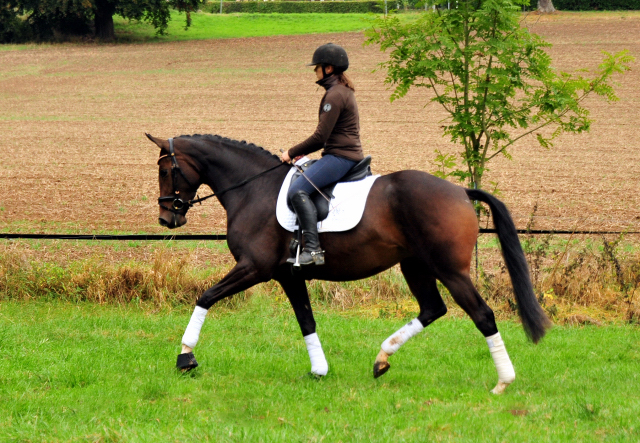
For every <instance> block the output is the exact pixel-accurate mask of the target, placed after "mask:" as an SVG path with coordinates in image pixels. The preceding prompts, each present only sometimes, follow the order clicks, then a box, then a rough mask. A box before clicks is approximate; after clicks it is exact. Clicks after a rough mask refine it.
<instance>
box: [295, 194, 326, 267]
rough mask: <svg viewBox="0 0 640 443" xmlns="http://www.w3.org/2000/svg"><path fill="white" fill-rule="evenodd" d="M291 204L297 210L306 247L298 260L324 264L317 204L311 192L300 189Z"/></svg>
mask: <svg viewBox="0 0 640 443" xmlns="http://www.w3.org/2000/svg"><path fill="white" fill-rule="evenodd" d="M291 206H293V209H294V210H295V211H296V215H297V216H298V221H299V223H300V229H301V230H302V237H303V238H304V248H303V249H302V252H301V253H300V257H299V258H298V261H299V262H300V264H301V265H313V264H315V265H324V251H323V250H322V249H321V248H320V242H319V241H318V212H317V211H316V206H315V205H314V204H313V202H312V201H311V199H310V198H309V194H307V193H306V192H304V191H298V192H296V193H295V194H294V195H293V196H292V197H291Z"/></svg>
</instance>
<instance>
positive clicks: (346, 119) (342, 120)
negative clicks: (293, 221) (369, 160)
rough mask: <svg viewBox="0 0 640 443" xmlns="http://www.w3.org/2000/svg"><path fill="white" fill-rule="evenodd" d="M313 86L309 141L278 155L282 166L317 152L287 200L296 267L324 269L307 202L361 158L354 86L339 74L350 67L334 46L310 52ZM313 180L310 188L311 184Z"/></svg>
mask: <svg viewBox="0 0 640 443" xmlns="http://www.w3.org/2000/svg"><path fill="white" fill-rule="evenodd" d="M307 66H315V68H314V70H315V73H316V76H317V78H318V81H317V82H316V83H317V84H318V85H320V86H322V87H323V88H324V89H326V91H327V92H326V93H325V94H324V97H322V101H321V102H320V111H319V114H320V115H319V123H318V127H317V128H316V131H315V132H314V133H313V135H312V136H311V137H309V138H308V139H306V140H305V141H303V142H302V143H299V144H297V145H296V146H294V147H293V148H291V149H289V150H288V151H285V152H284V153H283V154H282V161H283V162H290V161H291V159H295V158H297V157H300V156H303V155H306V154H310V153H312V152H315V151H318V150H319V149H322V158H321V159H320V160H318V161H317V162H315V163H314V164H313V165H311V166H310V167H309V169H307V170H306V171H305V175H306V176H307V178H308V180H307V179H305V178H304V177H299V178H298V179H297V180H295V181H294V182H293V183H292V185H291V188H290V189H289V193H288V195H287V197H288V198H289V201H290V202H291V206H293V209H294V210H295V212H296V215H297V216H298V220H299V222H300V229H301V230H302V237H303V238H304V249H303V250H302V252H301V254H300V257H299V262H300V264H301V265H310V264H316V265H323V264H324V251H323V250H322V249H321V248H320V242H319V241H318V215H317V212H316V207H315V205H314V204H313V202H312V201H311V199H310V198H309V196H310V195H311V194H313V193H314V192H316V189H315V187H314V185H315V186H316V187H317V188H323V187H325V186H327V185H330V184H332V183H335V182H337V181H338V180H340V179H341V178H342V177H344V176H345V175H346V174H347V172H349V170H350V169H351V168H352V167H353V166H354V165H355V164H356V163H358V162H359V161H360V160H362V159H363V158H364V157H363V155H362V145H361V143H360V119H359V116H358V105H357V104H356V99H355V95H354V91H355V89H354V87H353V83H351V80H350V79H349V78H348V77H347V76H346V75H345V73H344V71H346V70H347V68H348V67H349V59H348V58H347V52H346V51H345V50H344V49H343V48H342V47H341V46H338V45H335V44H333V43H327V44H326V45H322V46H320V47H319V48H318V49H316V51H315V52H314V53H313V58H312V60H311V63H310V64H308V65H307ZM311 182H313V185H312V184H311Z"/></svg>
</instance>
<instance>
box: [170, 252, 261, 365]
mask: <svg viewBox="0 0 640 443" xmlns="http://www.w3.org/2000/svg"><path fill="white" fill-rule="evenodd" d="M259 282H260V279H259V278H258V275H257V272H256V271H255V268H254V267H253V266H251V265H248V264H246V263H243V264H240V263H238V264H237V265H236V266H235V267H234V268H233V269H232V270H231V271H230V272H229V273H228V274H227V275H225V276H224V278H223V279H222V280H220V281H219V282H218V283H217V284H216V285H215V286H213V287H212V288H210V289H208V290H206V291H205V292H204V293H203V294H202V296H201V297H200V298H199V299H198V301H197V302H196V307H195V309H194V310H193V314H192V315H191V319H190V320H189V324H188V325H187V329H186V330H185V332H184V335H183V336H182V351H181V353H180V354H179V355H178V362H177V363H176V367H177V368H178V369H180V370H183V371H185V370H186V371H188V370H190V369H193V368H195V367H196V366H198V362H197V361H196V359H195V356H194V355H193V352H192V351H193V348H195V346H196V344H198V339H199V337H200V330H201V329H202V325H203V324H204V320H205V317H206V315H207V312H208V310H209V308H210V307H211V306H213V305H214V304H215V303H217V302H218V301H220V300H222V299H223V298H226V297H229V296H231V295H233V294H236V293H238V292H240V291H244V290H245V289H249V288H250V287H252V286H254V285H256V284H257V283H259Z"/></svg>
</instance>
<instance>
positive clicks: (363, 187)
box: [276, 157, 380, 232]
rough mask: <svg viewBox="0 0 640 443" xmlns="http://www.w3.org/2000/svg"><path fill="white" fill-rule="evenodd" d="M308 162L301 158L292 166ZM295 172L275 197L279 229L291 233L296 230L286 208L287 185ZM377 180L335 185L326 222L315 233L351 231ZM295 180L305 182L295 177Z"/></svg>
mask: <svg viewBox="0 0 640 443" xmlns="http://www.w3.org/2000/svg"><path fill="white" fill-rule="evenodd" d="M308 160H309V159H308V158H306V157H304V158H302V159H300V160H298V161H297V162H296V164H298V165H301V164H303V163H304V162H306V161H308ZM295 172H296V169H295V168H291V171H289V173H288V174H287V176H286V177H285V179H284V182H283V183H282V188H280V194H278V203H277V205H276V218H277V219H278V222H279V223H280V225H281V226H282V227H283V228H284V229H286V230H287V231H290V232H293V231H295V230H296V229H298V225H297V224H296V214H295V212H293V211H291V209H289V207H288V206H287V192H288V191H289V185H290V184H291V177H292V176H293V174H294V173H295ZM378 177H380V176H379V175H371V176H369V177H366V178H365V179H363V180H359V181H356V182H348V183H338V184H337V185H336V187H335V189H334V191H333V195H334V196H335V198H332V199H331V202H330V203H329V215H328V216H327V218H326V219H324V220H322V221H321V222H318V232H340V231H348V230H349V229H352V228H354V227H355V226H356V225H357V224H358V223H359V222H360V219H361V218H362V213H363V212H364V205H365V203H366V201H367V196H368V195H369V191H370V190H371V186H373V182H375V181H376V179H377V178H378ZM298 180H306V179H305V178H304V177H299V178H298Z"/></svg>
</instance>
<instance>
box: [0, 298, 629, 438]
mask: <svg viewBox="0 0 640 443" xmlns="http://www.w3.org/2000/svg"><path fill="white" fill-rule="evenodd" d="M189 311H190V309H188V310H187V309H178V310H152V309H149V308H144V307H142V308H140V307H136V306H134V305H121V306H100V305H95V304H87V303H80V304H66V303H55V302H50V303H43V302H32V303H16V302H3V303H1V304H0V343H1V345H0V346H1V349H2V358H0V397H1V398H2V401H1V402H0V440H1V441H47V442H53V441H65V442H69V441H127V442H134V441H142V442H146V441H148V442H152V441H184V440H189V441H193V440H194V439H196V440H199V441H216V442H227V441H228V442H233V441H247V442H248V441H251V442H272V441H277V442H284V441H287V442H290V441H300V442H316V441H332V442H338V441H343V442H356V441H359V442H370V441H371V442H372V441H375V442H388V441H396V442H414V441H415V442H424V441H465V442H488V441H491V442H493V441H509V442H520V441H549V442H551V441H553V442H560V441H567V442H575V441H584V442H589V441H637V440H638V439H640V426H638V421H637V416H638V412H639V411H640V398H639V397H638V396H637V395H635V393H637V392H639V391H640V376H639V375H638V371H637V368H638V365H639V364H640V351H639V350H638V347H637V343H638V341H639V340H640V331H639V330H638V329H637V328H632V327H628V326H612V327H608V328H596V327H581V328H567V327H558V328H555V329H553V330H551V331H550V333H549V334H548V336H547V337H546V338H545V339H544V340H543V341H542V342H541V343H540V344H539V345H537V346H534V345H532V344H530V343H528V342H526V341H525V339H524V333H523V332H522V329H521V327H520V325H518V324H515V323H511V322H501V323H500V324H499V327H500V328H501V332H502V335H503V337H504V338H505V342H506V344H507V348H508V350H509V352H510V355H511V358H512V360H513V363H514V365H515V368H516V372H517V379H516V382H515V383H514V384H513V385H512V386H510V388H509V389H508V391H507V393H505V394H504V395H503V396H498V397H496V396H493V395H492V394H490V393H489V390H490V389H491V388H492V387H493V385H494V384H495V382H496V373H495V369H494V367H493V363H492V360H491V357H490V355H489V352H488V350H487V347H486V344H485V343H484V340H483V339H482V337H481V335H480V334H479V332H477V330H475V328H474V327H473V324H472V323H471V321H470V320H468V319H467V318H451V316H448V318H445V319H443V320H440V321H438V322H436V323H434V324H433V325H431V326H429V327H428V328H427V329H426V330H425V331H424V332H423V333H422V334H421V335H420V336H418V337H416V338H414V339H413V340H412V341H410V342H409V343H407V345H405V346H404V347H403V348H402V350H401V351H400V352H399V353H398V354H396V355H395V356H394V357H393V358H392V360H391V364H392V368H391V370H390V371H389V372H388V373H387V374H386V375H384V376H383V377H381V378H380V379H378V380H374V379H373V377H372V364H373V360H374V358H375V355H376V354H377V352H378V350H379V346H380V343H381V342H382V341H383V340H384V339H385V338H386V337H387V336H388V335H389V334H390V333H391V332H393V331H395V330H396V329H397V328H398V327H399V326H400V325H401V324H403V322H404V320H401V319H392V320H389V319H388V320H383V319H378V320H371V319H366V318H363V317H359V316H356V317H351V316H345V315H344V314H340V313H337V312H335V311H332V310H331V309H329V310H326V309H324V310H320V312H317V313H316V318H317V321H318V325H319V326H318V333H319V335H320V338H321V340H322V342H323V346H324V349H325V352H326V354H327V359H328V361H329V366H330V372H329V375H328V376H327V377H325V378H324V379H322V380H320V381H315V380H312V379H309V378H306V377H302V376H303V375H304V374H305V373H306V372H307V371H308V370H309V361H308V357H307V352H306V349H305V348H304V341H303V340H302V338H301V336H300V332H299V329H298V326H297V323H296V321H295V317H294V316H293V313H292V311H291V310H290V308H289V306H288V304H287V303H286V302H284V301H275V300H273V299H270V298H266V296H256V297H253V298H251V299H249V300H248V301H247V302H245V303H244V304H243V306H242V307H241V308H239V309H237V310H235V312H231V311H229V310H227V309H218V310H215V311H212V312H211V313H210V315H209V317H208V320H207V323H205V326H204V329H203V332H202V335H201V340H200V344H199V345H198V347H197V348H196V350H195V353H196V356H197V358H198V360H199V362H200V365H201V366H200V367H199V368H198V369H196V370H195V371H194V373H192V374H191V375H186V376H184V375H179V374H177V373H176V372H175V370H174V368H173V366H174V363H175V358H176V354H177V352H178V350H179V348H178V344H179V341H180V337H181V335H182V333H183V330H184V327H185V326H186V323H187V322H188V318H189V315H190V312H189Z"/></svg>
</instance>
